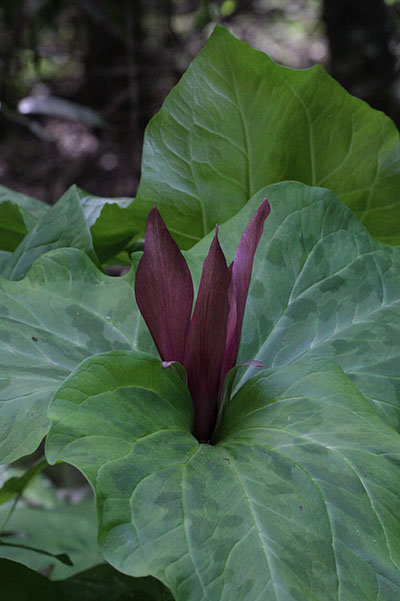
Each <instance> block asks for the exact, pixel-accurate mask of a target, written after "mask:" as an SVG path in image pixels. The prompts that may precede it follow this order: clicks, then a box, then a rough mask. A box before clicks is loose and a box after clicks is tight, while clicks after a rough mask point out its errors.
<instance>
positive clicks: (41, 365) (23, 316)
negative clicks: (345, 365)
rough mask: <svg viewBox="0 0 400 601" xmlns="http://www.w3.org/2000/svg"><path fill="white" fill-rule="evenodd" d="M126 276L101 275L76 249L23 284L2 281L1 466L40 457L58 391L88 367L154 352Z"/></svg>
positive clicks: (41, 264) (46, 259) (44, 264)
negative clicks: (113, 356)
mask: <svg viewBox="0 0 400 601" xmlns="http://www.w3.org/2000/svg"><path fill="white" fill-rule="evenodd" d="M129 278H131V275H130V274H127V276H126V277H124V278H111V277H108V276H106V275H104V274H103V273H101V272H100V271H99V270H98V269H97V268H96V267H95V265H94V264H93V263H92V261H91V260H90V259H89V258H88V256H87V255H86V254H84V253H83V252H82V251H79V250H77V249H63V250H56V251H53V252H51V253H47V254H45V255H43V256H42V257H40V259H39V260H37V261H36V262H35V264H34V265H33V267H32V268H31V270H30V271H29V274H28V275H27V276H26V277H25V278H24V279H23V280H21V281H18V282H12V281H9V280H7V279H5V278H0V423H1V428H0V461H1V462H2V463H7V462H10V461H14V460H15V459H17V458H19V457H21V456H22V455H25V454H28V453H30V452H32V451H34V450H35V449H36V448H37V446H38V444H39V443H40V441H41V440H42V438H43V436H44V435H45V434H46V432H47V429H48V425H49V422H48V418H47V407H48V403H49V401H50V399H51V397H52V395H53V392H54V391H55V389H56V388H57V387H58V386H59V384H60V383H61V382H62V381H63V380H64V379H65V378H66V377H67V376H68V375H69V374H70V373H71V371H72V370H73V369H74V368H75V367H76V366H77V365H78V363H80V362H81V361H82V360H83V359H86V357H88V356H90V355H94V354H96V353H99V352H104V351H109V350H112V349H118V348H119V349H135V348H138V349H142V350H150V349H152V348H153V346H152V343H151V340H150V335H149V334H148V333H147V331H146V330H145V328H144V326H143V323H142V321H141V319H140V318H139V314H138V310H137V308H136V304H135V300H134V293H133V287H132V284H131V281H130V279H129Z"/></svg>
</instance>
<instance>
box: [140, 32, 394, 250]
mask: <svg viewBox="0 0 400 601" xmlns="http://www.w3.org/2000/svg"><path fill="white" fill-rule="evenodd" d="M398 149H399V136H398V132H397V130H396V128H395V126H394V125H393V123H392V122H391V120H390V119H389V118H388V117H386V116H385V115H384V114H383V113H380V112H378V111H375V110H373V109H372V108H370V107H369V106H368V105H367V104H365V103H364V102H362V101H361V100H358V99H356V98H354V97H352V96H350V95H349V94H348V93H347V92H346V91H345V90H344V89H343V88H342V87H341V86H340V85H339V84H338V83H336V82H335V81H334V80H333V79H332V78H331V77H330V76H329V75H328V74H327V73H326V72H325V70H324V69H323V68H322V67H321V66H318V65H317V66H314V67H312V68H311V69H307V70H304V71H297V70H293V69H288V68H286V67H281V66H279V65H277V64H275V63H274V62H273V61H272V60H270V59H269V58H268V57H267V56H266V55H265V54H263V53H261V52H258V51H256V50H253V49H252V48H250V47H249V46H247V45H246V44H245V43H243V42H240V41H238V40H236V39H235V38H234V37H233V36H232V35H231V34H229V33H228V31H226V30H225V29H224V28H222V27H217V28H216V29H215V31H214V33H213V34H212V36H211V37H210V39H209V41H208V42H207V44H206V46H205V48H204V49H203V51H202V52H200V53H199V55H198V56H197V57H196V58H195V59H194V61H193V62H192V64H191V66H190V67H189V69H188V70H187V72H186V74H185V75H184V76H183V78H182V80H181V81H180V83H179V84H178V85H177V86H176V87H175V88H174V89H173V90H172V92H171V93H170V94H169V96H168V98H167V100H166V101H165V103H164V105H163V107H162V109H161V110H160V112H159V113H158V114H157V115H156V116H155V117H154V118H153V120H152V121H151V123H150V124H149V126H148V128H147V131H146V136H145V142H144V148H143V164H142V179H141V183H140V187H139V190H138V194H137V198H136V201H135V203H134V204H133V205H132V208H133V211H134V213H135V215H136V216H137V224H138V226H139V225H140V226H141V227H142V228H143V224H144V219H145V217H146V216H147V214H148V212H149V210H150V208H151V207H152V206H153V204H154V203H156V204H157V205H158V207H159V209H160V210H161V211H162V213H163V215H164V216H165V219H166V222H167V225H168V226H169V227H170V229H171V232H172V233H173V235H174V237H175V238H176V240H177V241H178V242H179V243H180V245H182V247H185V248H188V247H190V246H192V245H193V244H194V243H195V242H197V241H198V240H199V239H201V238H202V237H203V236H204V235H205V234H206V233H207V232H208V231H210V229H211V228H213V227H214V225H215V223H222V222H224V221H226V220H227V219H228V218H230V217H232V215H234V214H235V213H236V212H237V211H238V210H239V209H240V208H241V207H243V205H244V204H245V203H246V202H247V200H248V199H249V198H250V197H251V196H252V195H253V194H255V193H256V192H257V190H259V189H260V188H261V187H263V186H265V185H267V184H271V183H274V182H279V181H283V180H298V181H301V182H304V183H306V184H310V185H314V186H324V187H326V188H329V189H331V190H333V191H334V192H335V194H336V195H337V196H338V197H339V198H340V199H341V200H342V201H343V202H344V203H345V204H347V205H348V206H349V207H350V208H351V209H352V210H353V211H354V212H355V213H356V215H357V216H358V217H359V218H360V219H361V220H362V221H363V222H364V223H365V224H366V226H367V227H368V228H369V230H370V232H371V233H372V234H373V235H374V236H377V237H378V238H380V239H382V240H384V241H387V242H390V243H392V244H398V243H399V242H400V210H399V203H398V191H399V188H400V161H399V151H398Z"/></svg>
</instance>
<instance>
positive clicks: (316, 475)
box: [47, 351, 400, 601]
mask: <svg viewBox="0 0 400 601" xmlns="http://www.w3.org/2000/svg"><path fill="white" fill-rule="evenodd" d="M51 418H52V420H53V426H52V428H51V430H50V433H49V436H48V439H47V456H48V459H49V460H50V461H52V462H53V461H56V460H60V459H61V460H65V461H67V462H69V463H72V464H73V465H75V466H77V467H78V468H79V469H80V470H82V471H83V473H84V474H85V475H86V476H87V477H88V479H89V480H90V482H91V484H92V486H93V487H94V489H95V491H96V495H97V500H98V508H99V520H100V525H99V527H100V544H101V548H102V550H103V552H104V553H105V557H106V559H107V560H108V561H109V562H110V563H111V564H112V565H114V566H115V567H116V568H117V569H120V570H121V571H123V572H125V573H128V574H131V575H133V576H145V575H148V574H151V575H153V576H155V577H157V578H159V579H160V580H161V581H162V582H164V584H165V585H166V586H167V587H168V588H169V589H170V590H171V591H172V593H173V595H174V597H175V598H176V600H177V601H205V600H208V601H214V600H215V599H218V600H219V601H254V600H255V599H258V600H262V601H321V600H322V599H323V600H324V601H338V600H340V601H344V600H345V601H359V600H360V599H363V600H365V601H377V600H378V599H379V600H382V601H383V600H385V601H396V600H397V599H398V595H399V593H400V551H399V548H398V544H397V541H398V537H399V536H400V527H399V524H400V504H399V485H400V477H399V459H400V436H399V435H398V434H397V433H396V432H394V431H393V430H392V429H391V428H390V427H389V426H386V425H385V423H384V422H383V421H382V420H381V419H380V418H379V417H378V416H377V415H376V413H375V412H374V411H373V409H372V408H371V407H370V406H369V404H368V402H367V401H366V400H365V399H364V398H363V396H362V395H361V394H360V393H359V391H358V390H357V389H356V387H355V386H354V385H353V384H352V383H351V381H350V380H349V379H348V378H347V377H346V376H345V374H344V373H343V371H342V370H341V369H340V368H339V367H338V366H337V365H335V364H333V363H331V362H326V361H321V360H316V361H303V362H297V364H295V365H291V366H285V367H283V368H276V369H274V370H270V371H266V372H264V373H263V374H262V375H260V376H259V377H258V378H254V379H252V380H251V381H249V382H247V383H246V384H245V385H244V386H243V387H242V388H241V390H240V391H239V393H238V394H237V395H236V397H235V398H234V399H233V401H232V402H231V403H230V404H229V405H228V408H227V412H226V415H225V420H224V425H223V427H222V430H221V431H220V433H219V435H218V439H217V440H216V441H215V442H216V445H215V446H210V445H204V444H202V445H201V444H199V443H198V442H197V441H196V440H195V439H194V438H193V436H192V435H191V434H190V431H189V428H190V425H191V408H190V399H189V397H188V394H187V389H186V387H185V386H184V384H183V383H182V381H181V380H180V379H179V378H178V377H176V376H175V375H174V374H173V372H172V371H171V370H165V369H162V368H161V367H160V363H159V362H158V361H157V360H155V359H152V358H143V356H140V355H138V354H137V353H134V352H127V351H114V352H111V353H107V354H103V355H98V356H97V357H92V358H89V359H88V360H86V361H85V362H84V363H82V364H81V365H80V366H79V367H78V368H77V369H76V370H75V371H74V372H73V374H71V376H70V377H69V378H68V379H67V380H66V381H65V382H64V384H63V385H61V387H60V388H59V390H58V391H57V393H56V395H55V400H54V402H53V404H52V407H51Z"/></svg>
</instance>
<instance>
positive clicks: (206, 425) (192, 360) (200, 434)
mask: <svg viewBox="0 0 400 601" xmlns="http://www.w3.org/2000/svg"><path fill="white" fill-rule="evenodd" d="M231 281H232V279H231V274H230V271H229V269H228V267H227V264H226V261H225V257H224V254H223V252H222V249H221V247H220V244H219V242H218V228H217V231H216V234H215V237H214V240H213V242H212V244H211V247H210V250H209V253H208V255H207V258H206V260H205V261H204V265H203V271H202V274H201V280H200V287H199V292H198V295H197V300H196V305H195V308H194V312H193V317H192V320H191V322H190V326H189V330H188V335H187V340H186V351H185V360H184V367H185V368H186V373H187V379H188V387H189V390H190V393H191V396H192V400H193V405H194V433H195V435H196V437H197V438H198V439H199V440H209V439H210V438H211V434H212V432H213V429H214V426H215V420H216V415H217V401H218V392H219V385H220V376H221V368H222V365H223V361H224V353H225V345H226V337H227V326H228V317H229V288H230V285H231Z"/></svg>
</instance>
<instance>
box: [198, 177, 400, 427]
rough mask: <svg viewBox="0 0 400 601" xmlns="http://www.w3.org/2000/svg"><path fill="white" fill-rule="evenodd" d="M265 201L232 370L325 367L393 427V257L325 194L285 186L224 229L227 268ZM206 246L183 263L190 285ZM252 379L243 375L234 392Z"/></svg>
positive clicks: (398, 405)
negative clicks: (333, 367)
mask: <svg viewBox="0 0 400 601" xmlns="http://www.w3.org/2000/svg"><path fill="white" fill-rule="evenodd" d="M264 196H267V197H268V198H269V199H270V202H271V207H272V209H271V214H270V216H269V217H268V219H267V220H266V222H265V227H264V234H263V236H262V238H261V241H260V244H259V247H258V250H257V253H256V257H255V262H254V267H253V275H252V281H251V286H250V291H249V298H248V301H247V305H246V312H245V319H244V324H243V333H242V342H241V347H240V354H239V359H238V363H241V362H244V361H247V360H250V359H257V360H259V361H262V362H263V363H264V366H265V367H271V366H272V367H273V366H277V365H285V364H290V363H292V362H293V361H294V360H296V359H297V358H299V357H312V356H316V357H320V358H327V359H332V360H333V361H335V362H336V363H338V364H339V365H340V366H341V367H342V369H343V370H344V371H345V373H346V374H347V375H348V376H349V377H350V378H351V379H352V380H353V381H354V382H355V383H356V385H357V387H358V388H359V390H360V391H361V392H362V393H363V394H364V396H365V397H366V398H368V400H369V402H370V403H371V405H372V406H373V407H374V409H375V410H376V411H377V412H378V413H379V414H380V415H381V416H382V417H383V418H384V419H386V420H387V421H388V422H389V423H390V424H391V425H392V426H393V427H394V428H396V429H398V428H400V380H399V377H398V366H399V364H400V336H399V331H400V249H398V248H393V247H388V246H386V245H382V244H380V243H379V242H377V241H375V240H374V239H372V238H371V236H370V235H369V234H368V232H367V231H366V230H365V228H364V227H363V225H362V224H360V222H359V221H358V220H357V219H355V218H354V216H353V215H352V213H351V212H350V211H349V210H348V209H346V207H345V206H344V205H342V204H341V203H340V202H338V201H337V199H336V198H335V196H334V195H333V194H332V193H331V192H329V191H328V190H324V189H318V188H310V187H308V186H305V185H303V184H300V183H296V182H286V183H281V184H275V185H272V186H269V187H267V188H264V189H263V190H260V192H259V193H257V194H256V195H255V196H254V197H253V198H252V199H251V200H250V201H249V203H248V204H247V205H246V207H245V208H244V209H243V210H242V211H241V212H240V213H239V214H238V215H236V216H235V217H234V218H233V219H232V220H230V221H229V222H228V223H226V224H224V225H223V226H221V228H220V239H221V242H222V244H223V248H224V251H225V253H226V255H227V259H228V262H229V260H231V259H233V256H234V252H235V249H236V246H237V244H238V241H239V239H240V236H241V234H242V232H243V229H244V224H246V223H247V222H248V221H249V219H250V217H251V215H253V214H254V212H255V210H256V208H257V207H258V206H259V204H260V202H261V201H262V199H263V197H264ZM211 237H212V234H210V235H209V236H208V237H207V238H205V239H204V240H203V241H202V242H201V243H199V244H198V245H197V246H196V247H194V248H193V249H192V250H191V251H190V252H189V253H187V254H186V256H187V258H189V260H190V266H191V268H192V272H194V273H195V275H196V277H197V279H198V278H199V274H200V269H199V267H200V266H201V262H202V259H203V257H204V256H205V254H206V253H207V251H208V246H209V243H210V240H211ZM258 371H259V370H258V368H255V367H249V368H247V370H246V371H242V375H241V377H240V378H239V381H238V383H237V386H236V389H237V388H238V387H239V386H240V385H241V384H243V383H244V381H245V380H246V379H248V378H250V377H252V376H255V375H257V374H258Z"/></svg>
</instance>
